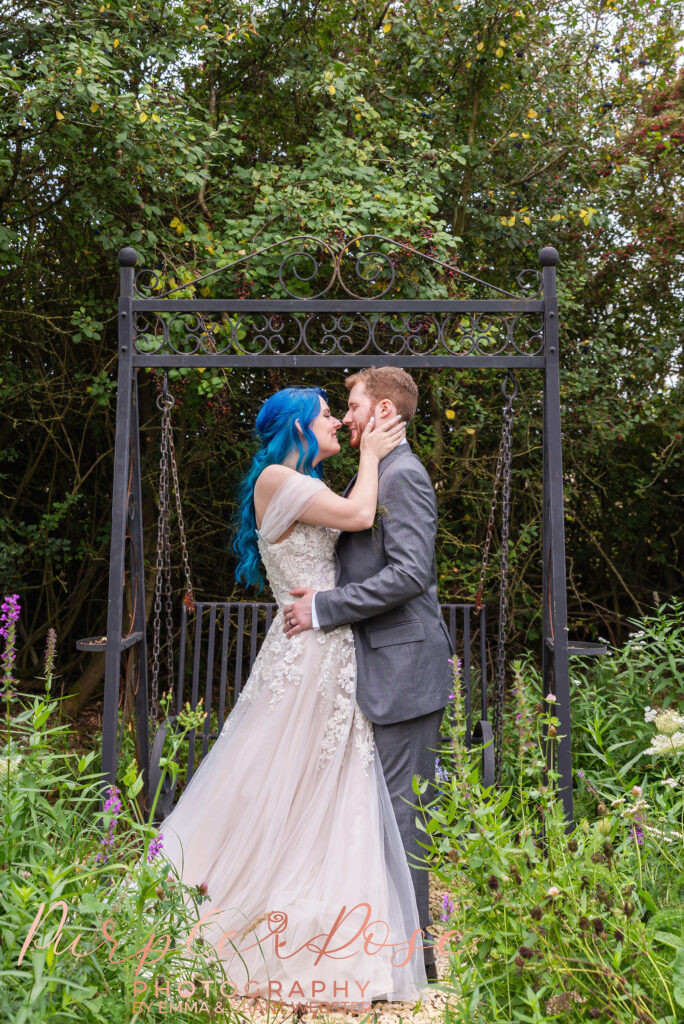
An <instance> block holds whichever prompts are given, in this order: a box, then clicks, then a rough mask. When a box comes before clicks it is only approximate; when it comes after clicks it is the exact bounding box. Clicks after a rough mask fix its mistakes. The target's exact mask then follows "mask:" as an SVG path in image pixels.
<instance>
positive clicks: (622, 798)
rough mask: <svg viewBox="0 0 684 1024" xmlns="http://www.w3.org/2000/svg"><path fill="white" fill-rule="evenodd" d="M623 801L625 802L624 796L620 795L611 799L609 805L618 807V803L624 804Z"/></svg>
mask: <svg viewBox="0 0 684 1024" xmlns="http://www.w3.org/2000/svg"><path fill="white" fill-rule="evenodd" d="M624 802H625V798H624V796H621V797H620V798H619V800H613V801H611V805H610V806H611V807H619V806H620V804H624Z"/></svg>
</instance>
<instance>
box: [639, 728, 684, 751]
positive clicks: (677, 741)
mask: <svg viewBox="0 0 684 1024" xmlns="http://www.w3.org/2000/svg"><path fill="white" fill-rule="evenodd" d="M678 750H684V731H679V732H675V733H673V735H672V736H668V735H666V734H663V733H658V734H657V735H656V736H654V737H653V739H652V740H651V746H650V747H647V748H646V750H644V754H675V753H677V751H678Z"/></svg>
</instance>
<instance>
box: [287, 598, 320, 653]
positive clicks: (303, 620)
mask: <svg viewBox="0 0 684 1024" xmlns="http://www.w3.org/2000/svg"><path fill="white" fill-rule="evenodd" d="M290 593H291V594H292V596H293V597H297V598H299V600H297V601H293V602H292V604H286V605H285V608H284V609H283V618H284V621H283V633H284V634H285V636H286V637H287V638H288V640H289V639H290V637H293V636H296V634H297V633H303V632H304V630H305V629H313V622H312V618H311V599H312V597H313V595H314V594H315V590H314V589H313V587H293V588H292V590H291V591H290Z"/></svg>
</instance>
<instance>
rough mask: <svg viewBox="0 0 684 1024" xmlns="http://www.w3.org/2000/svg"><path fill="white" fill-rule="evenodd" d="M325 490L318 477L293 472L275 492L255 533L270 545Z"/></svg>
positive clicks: (325, 486) (324, 485) (325, 487)
mask: <svg viewBox="0 0 684 1024" xmlns="http://www.w3.org/2000/svg"><path fill="white" fill-rule="evenodd" d="M327 489H328V488H327V484H325V483H324V482H323V481H322V480H319V479H318V477H314V476H307V475H305V474H304V473H299V472H296V471H295V472H293V473H292V474H291V475H290V476H288V478H287V479H286V480H285V481H284V482H283V483H282V484H281V485H280V487H278V488H277V489H276V490H275V492H274V494H273V497H272V498H271V500H270V502H269V503H268V506H267V508H266V512H265V514H264V518H263V520H262V522H261V527H260V528H259V529H258V530H257V533H258V534H260V536H261V537H262V539H263V540H265V541H266V543H267V544H272V543H273V541H275V540H277V539H278V537H280V536H281V535H282V534H283V533H285V531H286V530H287V529H288V528H289V527H290V526H291V525H292V524H293V523H294V522H296V520H297V519H299V517H300V515H301V514H302V512H303V511H304V510H305V509H306V508H307V506H308V505H310V504H311V502H312V501H313V499H314V498H315V497H316V495H317V494H318V493H319V492H320V491H322V490H327Z"/></svg>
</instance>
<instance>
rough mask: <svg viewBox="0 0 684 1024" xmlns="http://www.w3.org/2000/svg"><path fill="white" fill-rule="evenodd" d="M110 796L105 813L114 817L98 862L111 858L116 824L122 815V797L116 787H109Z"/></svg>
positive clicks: (103, 842) (102, 845)
mask: <svg viewBox="0 0 684 1024" xmlns="http://www.w3.org/2000/svg"><path fill="white" fill-rule="evenodd" d="M108 792H109V796H108V798H107V800H106V801H105V805H104V813H105V814H107V813H108V812H110V811H111V813H112V817H111V819H110V822H109V826H108V828H107V835H106V836H105V837H104V839H103V840H102V843H101V849H100V852H99V853H98V855H97V857H96V858H95V859H96V860H98V861H99V860H106V859H107V857H108V856H109V850H110V849H111V847H112V846H113V844H114V832H115V830H116V823H117V821H118V819H119V815H120V814H121V796H120V794H119V790H118V789H117V787H116V786H110V787H109V791H108Z"/></svg>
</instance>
